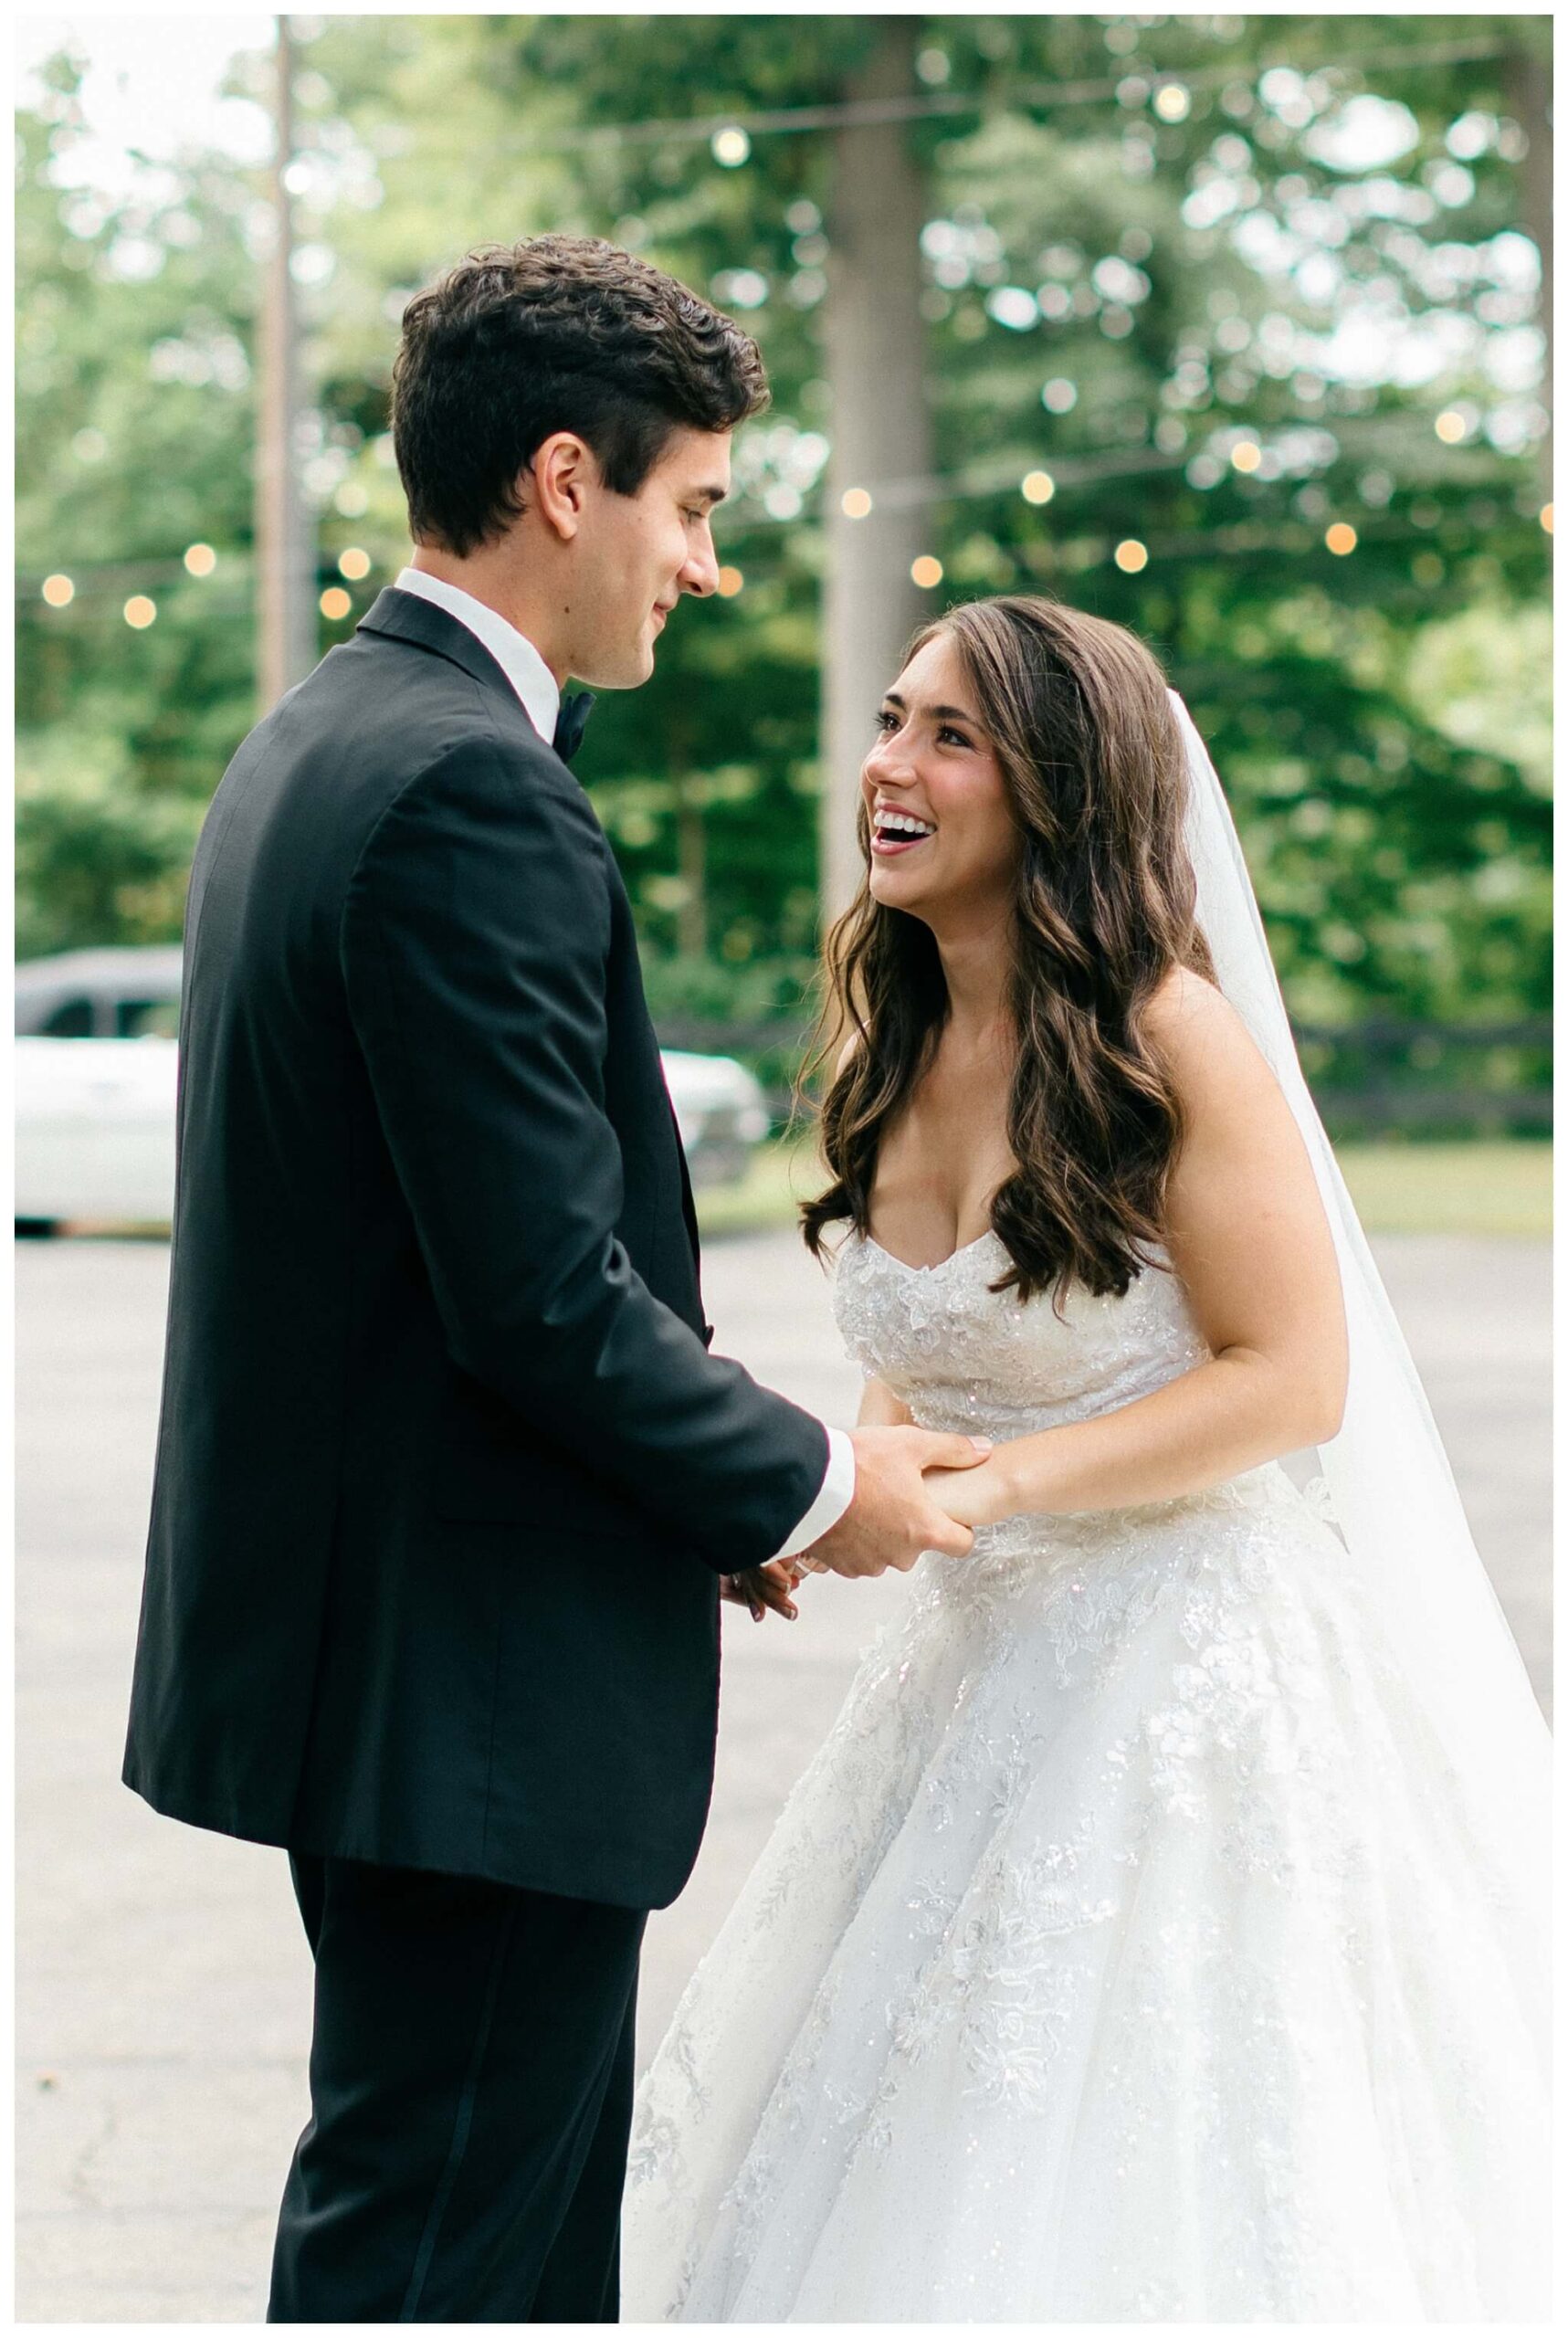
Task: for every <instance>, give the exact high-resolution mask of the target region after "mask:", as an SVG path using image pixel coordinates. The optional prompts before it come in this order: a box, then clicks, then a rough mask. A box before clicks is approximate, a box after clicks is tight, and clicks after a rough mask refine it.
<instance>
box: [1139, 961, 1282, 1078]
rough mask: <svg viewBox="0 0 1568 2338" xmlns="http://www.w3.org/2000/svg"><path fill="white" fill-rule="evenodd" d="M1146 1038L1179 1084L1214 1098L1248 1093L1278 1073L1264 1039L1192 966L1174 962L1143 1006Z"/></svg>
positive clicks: (1211, 983)
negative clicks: (1259, 1038)
mask: <svg viewBox="0 0 1568 2338" xmlns="http://www.w3.org/2000/svg"><path fill="white" fill-rule="evenodd" d="M1143 1030H1144V1033H1145V1036H1146V1037H1148V1038H1149V1040H1150V1041H1151V1042H1152V1045H1153V1046H1154V1047H1155V1048H1158V1050H1159V1052H1160V1054H1161V1056H1162V1057H1163V1059H1164V1062H1165V1065H1166V1068H1167V1069H1168V1070H1169V1072H1170V1073H1171V1076H1172V1078H1173V1079H1174V1080H1175V1082H1176V1084H1177V1086H1178V1088H1180V1089H1181V1090H1184V1092H1185V1093H1187V1094H1188V1095H1192V1094H1193V1093H1194V1091H1196V1092H1197V1093H1200V1094H1203V1095H1205V1097H1207V1098H1210V1099H1212V1100H1214V1101H1218V1099H1219V1098H1220V1097H1222V1096H1224V1095H1226V1093H1227V1092H1229V1093H1231V1094H1236V1095H1238V1096H1240V1097H1245V1096H1247V1095H1248V1094H1249V1093H1255V1092H1256V1091H1257V1089H1258V1085H1259V1084H1260V1083H1264V1084H1267V1085H1268V1086H1273V1085H1274V1084H1275V1083H1274V1075H1273V1073H1272V1072H1271V1071H1270V1070H1269V1069H1268V1064H1267V1062H1266V1061H1265V1059H1264V1057H1263V1054H1262V1051H1261V1049H1260V1048H1258V1042H1257V1041H1256V1040H1255V1039H1254V1037H1253V1036H1252V1034H1251V1032H1250V1031H1249V1030H1248V1029H1247V1025H1246V1024H1245V1023H1244V1022H1243V1021H1242V1018H1241V1016H1239V1015H1238V1014H1237V1011H1236V1008H1235V1007H1234V1006H1232V1005H1231V1003H1230V1001H1229V999H1228V998H1226V995H1225V993H1224V992H1223V991H1222V990H1221V989H1220V988H1219V986H1218V985H1217V984H1215V983H1213V982H1211V981H1209V979H1208V977H1207V976H1206V975H1205V974H1199V973H1198V972H1197V971H1196V970H1195V968H1194V967H1192V966H1173V967H1171V968H1170V969H1169V971H1168V972H1167V973H1166V974H1163V976H1162V978H1161V980H1160V983H1159V985H1158V987H1157V988H1156V989H1155V990H1154V991H1153V992H1152V994H1151V995H1150V998H1149V1000H1148V1003H1147V1004H1146V1006H1145V1007H1144V1009H1143Z"/></svg>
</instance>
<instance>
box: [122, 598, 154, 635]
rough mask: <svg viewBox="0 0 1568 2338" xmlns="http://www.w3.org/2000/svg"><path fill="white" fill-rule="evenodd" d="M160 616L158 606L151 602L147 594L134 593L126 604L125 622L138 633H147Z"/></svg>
mask: <svg viewBox="0 0 1568 2338" xmlns="http://www.w3.org/2000/svg"><path fill="white" fill-rule="evenodd" d="M157 614H158V604H157V603H156V601H150V600H149V599H148V597H147V595H146V594H145V593H132V595H131V598H130V599H129V600H128V601H127V602H126V604H125V609H124V616H125V622H126V624H127V625H128V626H130V627H132V629H133V630H134V631H135V632H137V633H145V632H146V630H147V627H149V626H150V625H151V624H152V622H153V618H154V617H155V616H157Z"/></svg>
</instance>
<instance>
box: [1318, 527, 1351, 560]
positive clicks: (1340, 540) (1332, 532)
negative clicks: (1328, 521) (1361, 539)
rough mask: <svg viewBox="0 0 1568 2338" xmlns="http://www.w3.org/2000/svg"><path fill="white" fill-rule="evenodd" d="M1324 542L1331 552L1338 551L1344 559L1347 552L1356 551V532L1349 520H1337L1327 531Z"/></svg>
mask: <svg viewBox="0 0 1568 2338" xmlns="http://www.w3.org/2000/svg"><path fill="white" fill-rule="evenodd" d="M1323 542H1325V543H1326V544H1327V545H1328V547H1329V550H1330V551H1331V552H1332V553H1339V555H1340V556H1341V558H1343V556H1344V554H1345V553H1347V552H1354V550H1355V548H1356V542H1357V537H1356V532H1355V530H1354V529H1353V528H1352V526H1351V523H1350V521H1348V520H1336V521H1334V524H1333V526H1332V527H1331V528H1330V529H1328V530H1327V531H1326V532H1325V533H1324V536H1323Z"/></svg>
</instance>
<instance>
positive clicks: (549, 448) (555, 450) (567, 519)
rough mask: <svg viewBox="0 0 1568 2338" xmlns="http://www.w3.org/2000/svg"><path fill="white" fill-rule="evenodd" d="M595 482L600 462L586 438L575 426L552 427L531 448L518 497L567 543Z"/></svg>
mask: <svg viewBox="0 0 1568 2338" xmlns="http://www.w3.org/2000/svg"><path fill="white" fill-rule="evenodd" d="M598 483H599V466H598V463H597V461H596V460H595V455H594V450H593V448H591V447H590V446H589V444H588V442H587V440H586V439H585V438H579V437H578V436H577V434H576V432H575V431H574V430H555V431H552V433H551V435H550V437H548V438H545V439H543V440H542V441H541V443H540V445H539V446H538V447H537V448H535V449H534V456H533V460H532V462H531V465H530V466H529V468H528V469H527V470H526V471H524V472H523V474H522V477H521V479H519V481H518V488H519V494H520V500H522V501H523V503H524V504H525V506H526V505H527V504H528V503H530V502H531V504H532V506H533V509H534V511H537V513H538V514H539V517H540V519H541V520H542V521H543V522H544V525H545V526H546V527H547V528H548V529H549V530H550V531H551V533H552V535H555V536H557V537H559V538H560V540H561V542H563V543H570V542H572V540H573V538H574V536H575V535H576V534H577V532H578V530H579V529H580V528H581V527H582V525H583V515H584V510H585V508H586V505H587V500H588V497H589V494H590V493H591V492H592V490H593V489H594V488H595V487H596V486H597V485H598Z"/></svg>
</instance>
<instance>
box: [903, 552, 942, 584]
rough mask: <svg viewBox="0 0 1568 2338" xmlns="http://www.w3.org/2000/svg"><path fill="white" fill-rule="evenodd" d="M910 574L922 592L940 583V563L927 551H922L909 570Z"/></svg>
mask: <svg viewBox="0 0 1568 2338" xmlns="http://www.w3.org/2000/svg"><path fill="white" fill-rule="evenodd" d="M910 576H911V577H912V578H913V580H914V582H915V583H916V584H918V585H919V586H920V588H921V592H922V593H929V592H930V591H931V588H932V586H933V585H936V584H941V583H942V563H941V561H940V560H938V559H936V558H935V556H934V555H933V554H932V553H929V552H922V553H921V556H920V558H919V559H918V560H917V561H916V562H915V563H914V564H913V566H912V567H911V568H910Z"/></svg>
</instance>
